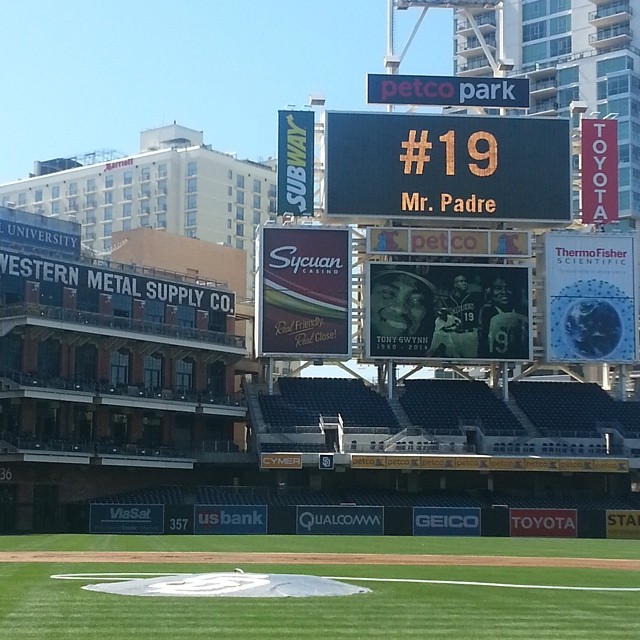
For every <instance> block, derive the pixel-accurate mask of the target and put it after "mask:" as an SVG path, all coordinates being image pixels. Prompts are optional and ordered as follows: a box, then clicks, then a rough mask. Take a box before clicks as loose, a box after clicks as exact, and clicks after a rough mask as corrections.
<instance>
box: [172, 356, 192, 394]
mask: <svg viewBox="0 0 640 640" xmlns="http://www.w3.org/2000/svg"><path fill="white" fill-rule="evenodd" d="M176 388H177V389H179V390H180V391H190V390H191V389H193V362H192V361H190V360H178V361H177V362H176Z"/></svg>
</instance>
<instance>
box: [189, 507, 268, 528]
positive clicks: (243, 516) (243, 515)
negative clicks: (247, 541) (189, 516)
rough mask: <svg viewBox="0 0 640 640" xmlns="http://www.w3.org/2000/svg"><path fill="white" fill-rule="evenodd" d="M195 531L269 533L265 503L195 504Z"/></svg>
mask: <svg viewBox="0 0 640 640" xmlns="http://www.w3.org/2000/svg"><path fill="white" fill-rule="evenodd" d="M193 522H194V524H193V533H195V534H205V535H212V534H218V535H263V534H265V533H267V507H266V506H265V505H226V504H225V505H195V506H194V517H193Z"/></svg>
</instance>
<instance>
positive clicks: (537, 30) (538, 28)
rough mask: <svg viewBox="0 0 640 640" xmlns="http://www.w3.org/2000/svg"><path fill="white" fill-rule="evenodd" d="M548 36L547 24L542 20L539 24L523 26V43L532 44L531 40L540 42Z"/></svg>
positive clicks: (532, 23)
mask: <svg viewBox="0 0 640 640" xmlns="http://www.w3.org/2000/svg"><path fill="white" fill-rule="evenodd" d="M546 35H547V22H546V20H541V21H539V22H531V23H529V24H524V25H522V41H523V42H531V40H540V38H544V37H545V36H546Z"/></svg>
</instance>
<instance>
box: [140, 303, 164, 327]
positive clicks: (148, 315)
mask: <svg viewBox="0 0 640 640" xmlns="http://www.w3.org/2000/svg"><path fill="white" fill-rule="evenodd" d="M144 320H145V322H155V323H157V324H163V323H164V302H162V300H147V301H146V302H145V303H144Z"/></svg>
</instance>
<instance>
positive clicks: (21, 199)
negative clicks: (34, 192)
mask: <svg viewBox="0 0 640 640" xmlns="http://www.w3.org/2000/svg"><path fill="white" fill-rule="evenodd" d="M25 204H27V194H26V193H19V194H18V206H19V207H24V205H25Z"/></svg>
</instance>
